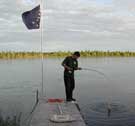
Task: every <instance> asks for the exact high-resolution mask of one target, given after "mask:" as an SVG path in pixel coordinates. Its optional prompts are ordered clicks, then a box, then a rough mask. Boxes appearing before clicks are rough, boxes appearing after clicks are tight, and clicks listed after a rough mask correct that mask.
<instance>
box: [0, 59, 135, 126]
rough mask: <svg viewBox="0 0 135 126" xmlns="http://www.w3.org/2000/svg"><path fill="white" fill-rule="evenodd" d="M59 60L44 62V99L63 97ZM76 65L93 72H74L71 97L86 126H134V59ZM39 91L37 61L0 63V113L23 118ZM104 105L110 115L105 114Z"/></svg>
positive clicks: (86, 61)
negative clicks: (20, 115) (76, 104)
mask: <svg viewBox="0 0 135 126" xmlns="http://www.w3.org/2000/svg"><path fill="white" fill-rule="evenodd" d="M62 60H63V59H55V58H54V59H45V60H44V91H45V94H46V96H47V97H48V98H64V97H65V92H64V91H65V89H64V84H63V68H62V66H61V62H62ZM79 65H80V66H81V67H84V68H90V69H95V70H96V71H100V73H104V74H105V75H106V76H107V77H105V76H102V75H100V74H99V73H98V72H95V71H88V70H87V71H85V70H84V71H77V72H76V73H75V78H76V88H75V91H74V97H75V98H76V99H77V101H78V102H79V105H80V108H81V111H82V114H83V116H84V119H85V121H86V122H87V124H88V126H116V125H118V126H134V125H135V85H134V82H135V77H134V75H135V71H134V66H135V58H80V59H79ZM37 89H38V90H40V89H41V62H40V60H39V59H35V60H0V112H1V113H2V114H3V115H5V116H7V115H14V114H16V113H17V114H18V113H19V112H22V113H23V117H24V118H25V117H26V116H27V115H29V113H30V112H31V110H32V107H33V106H34V103H35V93H36V90H37ZM108 104H109V106H110V108H111V112H110V113H108Z"/></svg>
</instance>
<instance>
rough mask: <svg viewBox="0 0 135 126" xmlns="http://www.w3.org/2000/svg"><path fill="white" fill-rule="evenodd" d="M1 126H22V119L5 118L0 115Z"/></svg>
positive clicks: (15, 117)
mask: <svg viewBox="0 0 135 126" xmlns="http://www.w3.org/2000/svg"><path fill="white" fill-rule="evenodd" d="M0 126H20V117H17V116H14V117H12V118H11V117H7V118H5V119H4V118H3V117H2V116H1V115H0Z"/></svg>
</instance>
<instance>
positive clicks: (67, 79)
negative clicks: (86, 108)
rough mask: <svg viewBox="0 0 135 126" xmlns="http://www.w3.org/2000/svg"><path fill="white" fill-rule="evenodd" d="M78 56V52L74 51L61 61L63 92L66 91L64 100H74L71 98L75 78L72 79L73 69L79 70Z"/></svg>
mask: <svg viewBox="0 0 135 126" xmlns="http://www.w3.org/2000/svg"><path fill="white" fill-rule="evenodd" d="M79 57H80V53H79V52H74V54H73V55H72V56H68V57H66V58H65V59H64V61H63V62H62V66H63V67H64V83H65V92H66V101H68V102H70V101H76V99H74V98H73V90H74V88H75V80H74V71H75V70H81V68H80V67H78V61H77V59H78V58H79Z"/></svg>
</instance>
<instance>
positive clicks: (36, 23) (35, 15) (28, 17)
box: [22, 5, 41, 29]
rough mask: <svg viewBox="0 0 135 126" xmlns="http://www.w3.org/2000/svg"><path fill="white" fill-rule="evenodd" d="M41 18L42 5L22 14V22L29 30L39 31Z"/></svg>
mask: <svg viewBox="0 0 135 126" xmlns="http://www.w3.org/2000/svg"><path fill="white" fill-rule="evenodd" d="M40 18H41V13H40V5H38V6H37V7H35V8H34V9H32V10H30V11H26V12H24V13H23V14H22V20H23V22H24V24H25V25H26V27H27V28H28V29H39V28H40Z"/></svg>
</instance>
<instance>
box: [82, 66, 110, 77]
mask: <svg viewBox="0 0 135 126" xmlns="http://www.w3.org/2000/svg"><path fill="white" fill-rule="evenodd" d="M82 70H87V71H94V72H96V73H98V74H100V75H102V76H103V77H104V78H106V79H107V80H108V77H107V76H106V75H105V74H104V73H103V72H101V71H98V70H95V69H91V68H82Z"/></svg>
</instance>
